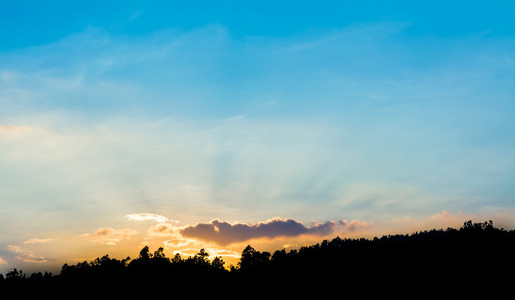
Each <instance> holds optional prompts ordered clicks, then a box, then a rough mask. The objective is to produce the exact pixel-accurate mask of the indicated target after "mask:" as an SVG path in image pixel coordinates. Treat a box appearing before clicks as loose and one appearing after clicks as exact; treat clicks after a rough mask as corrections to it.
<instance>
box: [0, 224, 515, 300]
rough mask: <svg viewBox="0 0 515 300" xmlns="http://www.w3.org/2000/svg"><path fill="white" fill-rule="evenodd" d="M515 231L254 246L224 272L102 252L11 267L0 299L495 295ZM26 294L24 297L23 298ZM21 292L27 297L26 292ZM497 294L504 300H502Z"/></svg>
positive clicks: (510, 261) (510, 276)
mask: <svg viewBox="0 0 515 300" xmlns="http://www.w3.org/2000/svg"><path fill="white" fill-rule="evenodd" d="M514 255H515V231H513V230H511V231H506V230H504V229H498V228H495V227H494V226H493V224H492V222H491V221H490V222H485V223H472V222H471V221H468V222H466V223H465V224H464V226H463V227H462V228H460V229H459V230H458V229H451V228H449V229H446V230H430V231H424V232H417V233H413V234H411V235H389V236H383V237H381V238H374V239H372V240H369V239H341V238H338V237H337V238H335V239H333V240H331V241H327V240H326V241H323V242H322V243H320V244H316V245H312V246H306V247H302V248H300V249H298V250H292V251H289V252H287V251H285V250H277V251H275V252H274V253H268V252H260V251H257V250H255V249H254V248H252V247H251V246H248V247H246V248H245V249H244V250H243V252H242V257H241V260H240V263H239V264H238V266H236V267H232V268H231V269H230V270H228V269H227V268H226V266H225V263H224V262H223V260H222V259H221V258H215V259H213V260H212V261H210V260H208V259H207V257H208V254H207V253H206V252H205V251H204V250H200V251H199V253H197V254H196V255H195V256H193V257H188V258H182V257H181V256H179V255H176V256H174V257H172V258H169V257H166V255H165V254H164V252H163V249H162V248H160V249H158V250H156V251H155V252H153V253H152V252H151V251H150V250H149V249H148V247H145V248H143V249H142V250H141V252H140V255H139V257H138V258H136V259H132V260H131V259H130V258H126V259H121V260H118V259H114V258H110V257H109V256H108V255H105V256H103V257H100V258H97V259H95V260H94V261H91V262H82V263H78V264H76V265H68V264H65V265H63V267H62V269H61V272H60V273H59V274H57V275H52V274H48V273H44V274H42V273H33V274H31V275H30V276H28V275H26V274H23V273H22V272H20V271H18V270H11V271H9V272H8V273H7V274H6V275H5V276H2V277H0V295H1V293H5V292H7V291H14V292H15V294H16V295H18V296H20V297H21V298H22V299H25V298H29V297H32V296H39V295H43V294H47V295H48V296H50V297H52V298H67V299H74V298H77V297H79V296H90V297H96V298H101V299H106V298H116V299H118V298H121V297H127V296H134V297H138V298H139V297H145V298H149V297H160V298H177V297H180V295H182V296H181V297H186V296H187V297H188V298H201V297H215V296H220V297H224V298H247V297H253V298H255V297H258V296H260V297H267V298H273V299H275V298H276V297H278V295H281V297H288V298H291V297H300V296H306V297H310V298H311V297H317V298H318V297H321V296H324V297H326V296H327V297H329V296H330V297H331V298H346V297H350V296H361V297H363V298H370V297H378V296H386V295H389V296H396V297H397V298H399V297H400V298H416V299H420V298H425V297H438V298H447V296H452V295H454V296H457V297H459V298H460V299H463V298H464V297H470V296H485V297H488V298H489V299H497V298H498V297H499V298H500V297H501V296H502V295H504V297H505V296H506V294H505V293H506V292H509V293H510V295H513V293H512V291H513V288H514V287H515V275H514V272H515V256H514ZM31 294H32V296H31ZM24 296H26V297H24ZM504 297H503V298H504Z"/></svg>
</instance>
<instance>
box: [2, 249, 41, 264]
mask: <svg viewBox="0 0 515 300" xmlns="http://www.w3.org/2000/svg"><path fill="white" fill-rule="evenodd" d="M7 249H8V250H9V251H11V252H13V253H15V254H17V255H16V256H15V258H16V259H18V260H21V261H23V262H30V263H44V262H47V261H48V260H47V259H46V258H45V257H43V256H40V255H37V254H35V253H34V251H32V250H27V249H25V248H23V247H20V246H19V245H7Z"/></svg>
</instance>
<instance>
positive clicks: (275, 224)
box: [180, 218, 371, 245]
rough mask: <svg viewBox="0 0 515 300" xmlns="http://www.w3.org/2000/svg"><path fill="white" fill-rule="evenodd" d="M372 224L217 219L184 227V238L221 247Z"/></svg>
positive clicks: (319, 233) (322, 233) (278, 219)
mask: <svg viewBox="0 0 515 300" xmlns="http://www.w3.org/2000/svg"><path fill="white" fill-rule="evenodd" d="M370 225H371V224H370V223H367V222H359V221H352V222H347V221H338V222H335V221H327V222H324V223H317V224H314V225H313V226H311V227H306V226H304V225H303V224H302V223H301V222H299V221H296V220H293V219H284V220H283V219H280V218H275V219H271V220H269V221H266V222H260V223H257V224H252V225H249V224H242V223H236V224H231V223H228V222H225V221H220V220H213V221H211V222H210V223H199V224H197V225H193V226H187V227H185V228H183V229H182V230H181V231H180V233H181V235H182V236H183V237H189V238H195V239H199V240H204V241H208V242H215V243H217V244H219V245H228V244H232V243H238V242H243V241H247V240H251V239H255V238H274V237H295V236H299V235H303V234H310V235H318V236H324V235H329V234H332V233H334V232H335V231H336V230H337V229H338V228H342V227H343V228H345V229H347V230H355V229H357V228H358V227H365V226H366V227H368V226H370Z"/></svg>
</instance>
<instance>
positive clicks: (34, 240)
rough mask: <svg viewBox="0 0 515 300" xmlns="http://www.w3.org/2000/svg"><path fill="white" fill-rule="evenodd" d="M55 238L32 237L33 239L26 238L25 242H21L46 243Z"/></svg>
mask: <svg viewBox="0 0 515 300" xmlns="http://www.w3.org/2000/svg"><path fill="white" fill-rule="evenodd" d="M53 240H55V239H51V238H47V239H38V238H33V239H28V240H26V241H25V242H23V244H24V245H27V244H36V243H38V244H39V243H47V242H50V241H53Z"/></svg>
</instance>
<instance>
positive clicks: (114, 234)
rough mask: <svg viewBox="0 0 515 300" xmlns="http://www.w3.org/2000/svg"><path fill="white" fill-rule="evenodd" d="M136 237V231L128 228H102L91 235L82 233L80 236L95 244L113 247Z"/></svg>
mask: <svg viewBox="0 0 515 300" xmlns="http://www.w3.org/2000/svg"><path fill="white" fill-rule="evenodd" d="M137 235H138V231H136V230H132V229H129V228H124V229H114V228H107V227H104V228H100V229H98V230H97V231H95V232H93V233H84V234H81V235H80V236H81V237H83V238H87V239H91V240H93V241H95V242H100V243H102V244H106V245H111V246H114V245H116V244H118V243H119V242H121V241H123V240H127V239H132V238H135V237H136V236H137Z"/></svg>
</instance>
